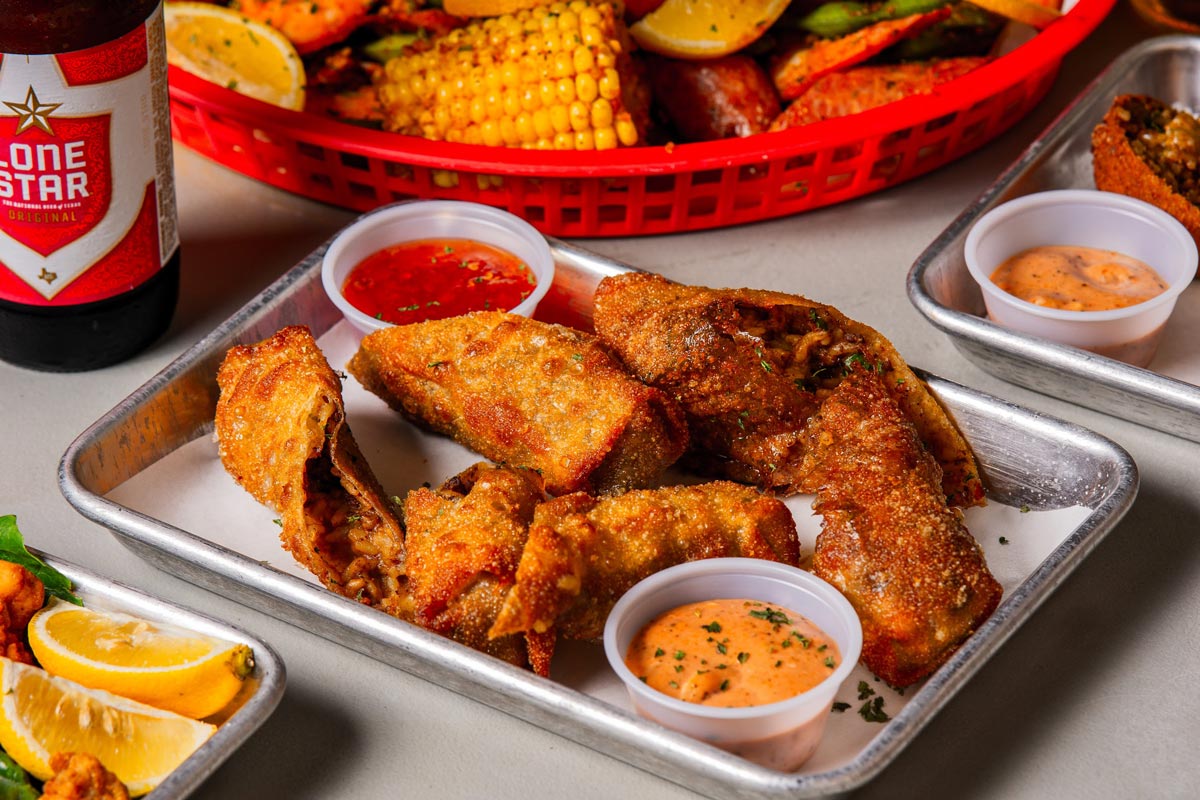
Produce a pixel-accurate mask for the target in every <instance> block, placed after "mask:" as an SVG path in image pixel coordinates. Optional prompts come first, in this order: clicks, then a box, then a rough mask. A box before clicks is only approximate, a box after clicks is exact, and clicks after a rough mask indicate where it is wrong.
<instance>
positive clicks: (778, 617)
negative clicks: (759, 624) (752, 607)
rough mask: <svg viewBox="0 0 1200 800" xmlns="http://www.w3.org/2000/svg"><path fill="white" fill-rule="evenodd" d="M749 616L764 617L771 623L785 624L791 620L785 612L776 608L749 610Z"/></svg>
mask: <svg viewBox="0 0 1200 800" xmlns="http://www.w3.org/2000/svg"><path fill="white" fill-rule="evenodd" d="M750 616H752V617H755V618H757V619H765V620H766V621H767V622H769V623H771V624H772V625H787V624H789V623H790V622H791V620H789V619H788V616H787V614H785V613H783V612H782V611H780V610H779V609H777V608H765V609H763V610H762V611H751V612H750Z"/></svg>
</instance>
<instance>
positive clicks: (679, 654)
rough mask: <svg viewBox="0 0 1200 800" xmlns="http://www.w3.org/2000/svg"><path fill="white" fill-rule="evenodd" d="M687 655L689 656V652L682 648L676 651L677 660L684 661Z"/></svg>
mask: <svg viewBox="0 0 1200 800" xmlns="http://www.w3.org/2000/svg"><path fill="white" fill-rule="evenodd" d="M686 657H687V653H685V652H683V651H682V650H676V651H675V660H676V661H682V660H683V659H684V658H686Z"/></svg>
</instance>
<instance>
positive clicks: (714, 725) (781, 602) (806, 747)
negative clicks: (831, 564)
mask: <svg viewBox="0 0 1200 800" xmlns="http://www.w3.org/2000/svg"><path fill="white" fill-rule="evenodd" d="M723 598H746V599H749V600H759V601H762V602H764V603H770V604H772V605H777V606H780V607H782V608H786V609H788V610H790V611H794V612H796V613H797V614H801V615H803V616H805V617H807V618H808V619H809V620H810V621H811V622H812V623H813V624H815V625H816V626H817V627H818V628H820V629H821V630H822V631H824V632H825V633H826V634H827V635H828V636H829V637H830V638H832V639H833V640H834V641H835V642H836V643H837V646H838V649H839V650H840V651H841V659H842V660H841V663H840V664H838V666H837V667H836V668H835V669H834V670H833V671H832V672H831V673H830V675H829V677H827V678H826V679H825V680H824V681H822V682H821V683H820V684H818V685H817V686H815V687H813V688H812V689H809V690H808V691H806V692H801V693H800V694H798V695H796V696H794V697H791V698H788V699H787V700H781V701H779V702H775V703H767V704H764V705H761V706H746V707H740V708H721V707H716V706H705V705H700V704H698V703H689V702H686V701H684V700H677V699H675V698H673V697H670V696H668V695H665V694H663V693H662V692H659V691H657V690H655V689H652V688H650V687H649V686H647V685H646V684H645V683H643V682H642V681H641V680H639V679H638V677H637V676H636V675H634V674H633V672H632V671H631V670H630V669H629V667H628V666H626V665H625V655H626V653H627V652H628V651H629V644H630V642H631V641H633V637H634V636H636V635H637V633H638V631H640V630H641V629H642V628H643V627H644V626H645V625H646V624H647V623H649V622H650V621H651V620H653V619H654V618H655V617H657V616H658V615H659V614H662V613H663V612H665V611H669V610H671V609H673V608H677V607H679V606H681V605H685V604H687V603H694V602H700V601H703V600H714V599H723ZM861 651H862V626H861V625H860V624H859V621H858V615H857V614H855V612H854V608H853V607H851V605H850V603H849V602H848V601H847V600H846V598H845V597H843V596H842V594H841V593H840V592H839V591H838V590H837V589H835V588H834V587H833V586H831V585H830V584H828V583H826V582H825V581H823V580H821V579H820V578H818V577H816V576H815V575H812V574H811V573H808V572H805V571H804V570H801V569H797V568H796V567H792V566H788V565H787V564H780V563H776V562H774V561H763V560H761V559H756V558H712V559H706V560H702V561H693V562H691V563H688V564H681V565H679V566H675V567H670V568H668V569H665V570H663V571H662V572H658V573H655V574H654V575H652V576H650V577H649V578H646V579H645V580H643V581H641V582H640V583H638V584H637V585H636V586H634V587H633V588H632V589H630V590H629V591H628V592H626V593H625V595H624V596H623V597H622V598H621V599H620V600H619V601H618V602H617V604H616V606H614V607H613V610H612V612H611V613H610V614H609V616H608V621H607V623H606V624H605V626H604V653H605V655H606V656H608V660H609V663H610V664H611V665H612V668H613V669H614V670H615V671H616V673H617V676H618V677H620V679H621V681H622V682H623V683H624V684H625V688H626V689H627V690H628V692H629V698H630V701H631V702H632V703H633V707H634V709H635V710H636V711H637V713H638V714H640V715H641V716H643V717H646V718H647V719H650V720H653V721H655V722H658V723H659V724H661V725H664V726H666V727H668V728H671V729H673V730H676V731H679V732H681V733H685V734H687V735H689V736H691V737H693V738H696V739H700V740H702V741H705V742H708V743H709V744H712V745H715V746H717V747H719V748H721V749H723V750H728V751H729V752H731V753H735V754H737V755H740V756H742V757H744V758H746V759H748V760H750V761H753V762H755V763H756V764H761V765H762V766H765V767H770V768H772V769H777V770H782V771H786V772H790V771H794V770H796V769H799V768H800V766H801V765H803V764H804V762H805V761H807V760H808V759H809V757H810V756H812V754H813V753H814V752H815V751H816V749H817V745H818V744H819V743H820V741H821V737H822V735H823V733H824V730H825V723H826V722H827V720H828V719H829V713H830V708H831V707H832V705H833V699H834V696H835V695H836V694H837V691H838V688H839V687H840V686H841V685H842V682H843V681H845V680H846V678H847V677H848V676H849V675H850V672H851V671H852V670H853V669H854V665H855V664H856V663H857V662H858V657H859V654H860V653H861Z"/></svg>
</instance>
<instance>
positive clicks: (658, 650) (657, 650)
mask: <svg viewBox="0 0 1200 800" xmlns="http://www.w3.org/2000/svg"><path fill="white" fill-rule="evenodd" d="M666 654H667V651H666V650H663V649H662V648H661V647H658V648H655V650H654V657H655V658H661V657H662V656H665V655H666Z"/></svg>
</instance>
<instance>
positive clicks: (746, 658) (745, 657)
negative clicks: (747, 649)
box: [737, 652, 750, 664]
mask: <svg viewBox="0 0 1200 800" xmlns="http://www.w3.org/2000/svg"><path fill="white" fill-rule="evenodd" d="M737 660H738V663H739V664H745V663H746V662H747V661H749V660H750V654H749V653H744V652H743V653H738V654H737Z"/></svg>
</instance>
